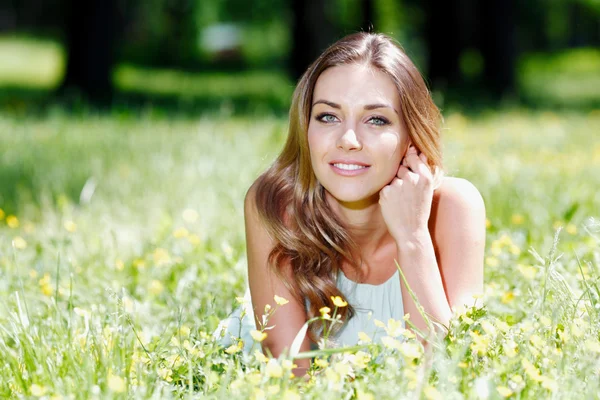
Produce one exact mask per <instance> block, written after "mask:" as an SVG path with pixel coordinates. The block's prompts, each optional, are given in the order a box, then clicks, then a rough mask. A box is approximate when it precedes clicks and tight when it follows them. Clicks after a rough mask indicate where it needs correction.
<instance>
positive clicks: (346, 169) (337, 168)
mask: <svg viewBox="0 0 600 400" xmlns="http://www.w3.org/2000/svg"><path fill="white" fill-rule="evenodd" d="M329 165H331V168H332V169H333V171H334V172H335V173H336V174H338V175H341V176H356V175H360V174H363V173H365V172H366V171H367V170H368V169H369V168H370V167H371V166H370V165H369V164H366V163H364V162H362V161H358V160H333V161H332V162H330V163H329Z"/></svg>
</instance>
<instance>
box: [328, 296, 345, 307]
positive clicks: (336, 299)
mask: <svg viewBox="0 0 600 400" xmlns="http://www.w3.org/2000/svg"><path fill="white" fill-rule="evenodd" d="M331 301H332V302H333V304H334V305H335V306H336V307H346V306H347V305H348V303H346V302H345V301H344V300H343V299H342V298H341V297H340V296H331Z"/></svg>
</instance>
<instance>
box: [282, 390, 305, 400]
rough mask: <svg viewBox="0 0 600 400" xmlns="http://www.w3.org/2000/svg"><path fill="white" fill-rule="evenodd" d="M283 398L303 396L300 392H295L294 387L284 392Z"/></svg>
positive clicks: (298, 398)
mask: <svg viewBox="0 0 600 400" xmlns="http://www.w3.org/2000/svg"><path fill="white" fill-rule="evenodd" d="M282 398H283V400H300V399H301V397H300V395H299V394H298V393H296V392H294V391H293V390H292V389H288V390H286V391H285V392H284V393H283V397H282Z"/></svg>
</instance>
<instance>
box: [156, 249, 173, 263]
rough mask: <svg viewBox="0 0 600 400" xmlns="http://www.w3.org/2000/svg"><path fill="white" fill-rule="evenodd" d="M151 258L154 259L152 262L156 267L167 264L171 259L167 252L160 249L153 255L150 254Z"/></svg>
mask: <svg viewBox="0 0 600 400" xmlns="http://www.w3.org/2000/svg"><path fill="white" fill-rule="evenodd" d="M152 257H153V258H154V262H155V263H156V264H157V265H164V264H166V263H168V262H169V261H170V259H171V257H170V256H169V252H168V251H167V250H165V249H163V248H160V247H159V248H157V249H156V250H154V253H152Z"/></svg>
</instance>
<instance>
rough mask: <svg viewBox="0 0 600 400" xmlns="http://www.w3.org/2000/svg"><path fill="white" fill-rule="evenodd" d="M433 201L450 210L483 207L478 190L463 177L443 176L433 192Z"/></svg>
mask: <svg viewBox="0 0 600 400" xmlns="http://www.w3.org/2000/svg"><path fill="white" fill-rule="evenodd" d="M433 202H434V203H437V204H438V205H439V206H443V207H444V208H449V209H450V210H455V209H464V208H467V209H480V208H483V209H485V204H484V202H483V198H482V197H481V194H480V193H479V190H477V188H476V187H475V185H473V184H472V183H471V182H469V181H468V180H466V179H463V178H455V177H448V176H447V177H444V178H443V179H442V182H441V183H440V185H439V186H438V188H437V189H436V190H435V191H434V193H433Z"/></svg>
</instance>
